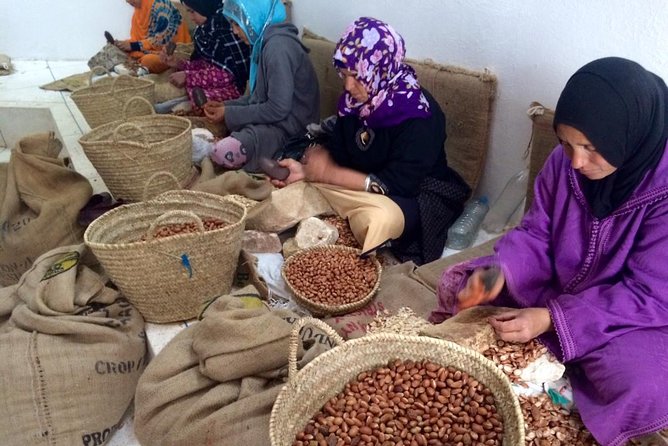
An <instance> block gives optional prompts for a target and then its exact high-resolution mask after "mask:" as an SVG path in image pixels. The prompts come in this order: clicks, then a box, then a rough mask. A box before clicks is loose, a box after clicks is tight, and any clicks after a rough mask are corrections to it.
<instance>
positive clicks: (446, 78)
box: [303, 29, 496, 190]
mask: <svg viewBox="0 0 668 446" xmlns="http://www.w3.org/2000/svg"><path fill="white" fill-rule="evenodd" d="M303 42H304V44H305V45H306V46H307V47H308V48H309V49H310V50H311V53H310V56H311V61H312V62H313V65H314V66H315V70H316V73H317V75H318V81H319V82H320V116H321V117H322V118H324V117H327V116H330V115H333V114H335V113H336V104H337V101H338V98H339V96H340V94H341V92H342V91H343V84H342V81H341V79H339V77H338V75H337V74H336V70H335V69H334V66H333V65H332V55H333V54H334V47H335V44H334V42H331V41H329V40H327V39H324V38H322V37H319V36H317V35H315V34H313V33H312V32H310V31H309V30H307V29H305V30H304V36H303ZM408 63H409V64H410V65H411V66H412V67H413V68H415V71H416V72H417V75H418V79H419V80H420V83H421V84H422V86H424V87H425V88H426V89H427V90H429V92H430V93H431V94H432V95H433V96H434V98H435V99H436V101H438V103H439V104H440V105H441V107H442V108H443V110H444V111H445V113H446V117H447V129H446V130H447V133H448V139H447V141H446V143H445V149H446V153H447V157H448V164H449V165H450V166H451V167H452V168H453V169H455V170H456V171H457V172H459V174H460V175H462V177H463V178H464V179H465V180H466V182H467V183H468V184H469V185H470V186H471V188H472V189H474V190H475V188H476V187H477V186H478V182H479V181H480V176H481V175H482V171H483V168H484V166H485V157H486V155H487V149H488V143H489V132H490V124H491V114H492V105H493V103H494V96H495V93H496V76H494V75H493V74H491V73H489V72H488V71H487V70H485V71H483V72H475V71H469V70H465V69H463V68H458V67H453V66H446V65H438V64H435V63H433V62H431V61H423V62H420V61H414V60H408Z"/></svg>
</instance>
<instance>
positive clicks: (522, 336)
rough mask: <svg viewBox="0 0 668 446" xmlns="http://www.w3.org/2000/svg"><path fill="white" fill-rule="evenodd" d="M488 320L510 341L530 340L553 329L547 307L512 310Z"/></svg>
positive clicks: (499, 333)
mask: <svg viewBox="0 0 668 446" xmlns="http://www.w3.org/2000/svg"><path fill="white" fill-rule="evenodd" d="M488 321H489V324H490V325H491V326H492V328H494V331H495V332H496V334H497V336H498V337H499V338H501V339H503V340H504V341H510V342H529V341H530V340H532V339H534V338H537V337H538V336H540V335H542V334H543V333H545V332H548V331H551V330H553V326H552V318H551V317H550V312H549V311H548V309H547V308H524V309H521V310H510V311H506V312H503V313H500V314H497V315H495V316H491V317H490V318H489V319H488Z"/></svg>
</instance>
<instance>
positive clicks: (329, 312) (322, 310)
mask: <svg viewBox="0 0 668 446" xmlns="http://www.w3.org/2000/svg"><path fill="white" fill-rule="evenodd" d="M316 250H317V251H325V252H333V251H341V252H352V253H355V254H357V255H359V254H361V253H362V251H361V250H359V249H355V248H351V247H349V246H342V245H326V246H314V247H311V248H306V249H303V250H301V251H298V252H296V253H295V254H293V255H292V256H290V257H289V258H288V259H287V260H286V261H285V262H284V263H283V266H282V267H281V276H283V280H284V281H285V284H286V285H287V286H288V288H289V289H290V291H292V294H293V296H294V298H295V301H297V303H298V304H299V305H301V306H302V307H304V308H306V309H307V310H309V311H310V312H311V313H312V314H313V315H315V316H338V315H341V314H347V313H352V312H353V311H355V310H359V309H360V308H362V307H364V306H366V304H368V303H369V302H370V301H371V299H373V296H374V295H375V294H376V292H377V291H378V287H379V286H380V277H381V275H382V273H383V267H382V266H381V264H380V262H379V261H378V260H377V259H376V258H375V257H373V258H372V261H373V263H374V265H375V267H376V276H377V278H376V283H375V284H374V286H373V288H372V289H371V291H370V292H369V293H368V294H367V295H366V296H363V297H361V298H360V299H359V300H358V301H355V302H353V303H349V304H344V305H326V304H322V303H320V302H314V301H312V300H310V299H309V298H308V297H307V296H306V295H304V294H303V293H301V292H300V291H298V290H297V289H296V288H295V286H294V285H293V284H292V283H291V282H290V280H289V279H288V277H287V275H286V274H285V271H286V268H287V267H288V266H289V265H290V264H291V263H292V262H294V261H295V260H296V259H298V258H299V257H301V256H303V255H305V254H306V253H308V252H310V251H316Z"/></svg>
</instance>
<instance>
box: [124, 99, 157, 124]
mask: <svg viewBox="0 0 668 446" xmlns="http://www.w3.org/2000/svg"><path fill="white" fill-rule="evenodd" d="M133 102H143V103H144V105H145V106H147V107H148V110H149V112H148V113H147V115H155V109H154V108H153V105H152V104H151V103H150V102H149V101H148V100H147V99H146V98H143V97H141V96H133V97H131V98H130V99H128V100H127V101H126V102H125V105H124V106H123V119H128V118H131V117H132V116H128V107H130V104H131V103H133ZM133 116H145V115H133Z"/></svg>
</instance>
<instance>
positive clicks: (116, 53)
mask: <svg viewBox="0 0 668 446" xmlns="http://www.w3.org/2000/svg"><path fill="white" fill-rule="evenodd" d="M127 60H128V54H127V53H126V52H125V51H123V50H122V49H120V48H118V47H117V46H116V45H112V44H111V43H107V44H106V45H104V46H103V47H102V49H101V50H100V51H98V52H97V53H96V54H95V55H94V56H93V57H91V58H90V59H89V60H88V68H90V69H91V70H92V69H93V68H95V67H104V68H105V69H106V70H107V71H112V70H113V69H114V67H115V66H116V65H118V64H121V63H125V62H127Z"/></svg>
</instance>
